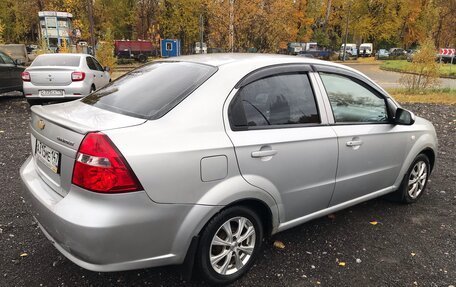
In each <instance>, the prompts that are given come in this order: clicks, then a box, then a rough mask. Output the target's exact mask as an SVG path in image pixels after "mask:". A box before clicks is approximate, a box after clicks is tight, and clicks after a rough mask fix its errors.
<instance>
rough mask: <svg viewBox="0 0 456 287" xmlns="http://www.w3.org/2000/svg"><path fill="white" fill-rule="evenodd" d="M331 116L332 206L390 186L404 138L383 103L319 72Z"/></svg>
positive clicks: (350, 82) (351, 82)
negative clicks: (335, 148) (334, 142)
mask: <svg viewBox="0 0 456 287" xmlns="http://www.w3.org/2000/svg"><path fill="white" fill-rule="evenodd" d="M320 76H321V79H322V82H323V84H324V87H325V89H326V93H327V95H328V98H329V102H330V105H331V108H332V111H333V115H334V121H335V123H334V125H333V129H334V131H335V132H336V134H337V137H338V145H339V162H338V168H337V177H336V188H335V190H334V195H333V198H332V200H331V206H333V205H337V204H340V203H343V202H345V201H348V200H351V199H355V198H358V197H361V196H364V195H367V194H369V193H372V192H375V191H380V190H383V189H386V188H389V187H391V186H392V185H393V184H394V182H395V180H396V177H397V175H398V174H399V170H400V169H401V167H402V163H403V160H404V157H405V153H406V149H407V136H404V135H401V134H399V130H400V129H401V128H400V127H398V126H395V125H394V124H392V119H391V115H388V109H387V104H386V99H385V98H384V97H383V96H382V95H380V94H379V93H377V92H376V91H374V90H372V89H369V88H368V86H367V85H365V84H363V83H362V82H360V81H357V80H355V79H352V78H350V77H347V76H344V75H339V74H329V73H320Z"/></svg>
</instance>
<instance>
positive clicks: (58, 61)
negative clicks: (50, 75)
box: [30, 55, 81, 67]
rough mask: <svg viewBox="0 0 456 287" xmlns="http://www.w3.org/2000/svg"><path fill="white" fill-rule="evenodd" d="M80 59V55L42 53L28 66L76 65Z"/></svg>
mask: <svg viewBox="0 0 456 287" xmlns="http://www.w3.org/2000/svg"><path fill="white" fill-rule="evenodd" d="M80 60H81V57H80V56H79V55H49V56H48V55H42V56H38V57H37V58H36V59H35V61H33V63H32V64H31V65H30V66H31V67H40V66H60V67H62V66H63V67H78V66H79V62H80Z"/></svg>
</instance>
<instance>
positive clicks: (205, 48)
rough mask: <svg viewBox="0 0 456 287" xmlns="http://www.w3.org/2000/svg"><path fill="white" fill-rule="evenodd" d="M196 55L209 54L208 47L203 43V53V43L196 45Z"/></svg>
mask: <svg viewBox="0 0 456 287" xmlns="http://www.w3.org/2000/svg"><path fill="white" fill-rule="evenodd" d="M195 54H207V45H206V43H205V42H203V50H202V52H201V42H196V43H195Z"/></svg>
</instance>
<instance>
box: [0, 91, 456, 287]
mask: <svg viewBox="0 0 456 287" xmlns="http://www.w3.org/2000/svg"><path fill="white" fill-rule="evenodd" d="M404 106H405V107H407V108H409V109H411V110H412V111H413V112H415V113H416V114H417V115H421V116H424V117H426V118H428V119H430V120H432V121H433V122H434V124H435V127H436V129H437V133H438V137H439V153H438V161H437V168H436V170H435V172H434V173H433V174H432V176H431V180H430V182H429V185H428V188H427V191H426V193H425V194H424V195H423V196H422V198H421V199H420V201H419V202H417V203H416V204H412V205H402V204H397V203H392V202H389V201H386V200H384V199H381V198H379V199H374V200H371V201H368V202H365V203H362V204H360V205H357V206H354V207H351V208H349V209H346V210H344V211H340V212H337V213H335V214H333V215H331V216H326V217H323V218H320V219H317V220H313V221H311V222H308V223H306V224H304V225H301V226H298V227H296V228H293V229H291V230H287V231H285V232H282V233H279V234H276V235H274V236H273V237H272V238H270V239H267V240H266V242H265V248H264V251H263V253H262V254H261V256H259V258H258V260H257V263H256V265H255V266H254V267H253V268H252V270H250V272H249V273H248V274H247V275H246V276H245V277H243V278H242V279H241V280H239V281H238V282H236V283H235V284H234V286H444V287H448V286H451V285H453V286H454V285H456V253H455V252H456V190H455V184H454V183H455V181H454V178H456V155H455V149H454V147H455V146H456V137H455V124H456V114H455V108H454V106H444V105H421V104H415V105H404ZM0 115H1V117H0V147H1V148H0V149H1V150H0V151H1V152H0V187H1V188H0V255H1V256H0V286H201V285H204V283H203V282H200V281H198V279H194V280H193V281H191V282H184V281H182V280H181V279H180V275H179V274H180V273H179V271H180V269H179V267H178V266H168V267H160V268H149V269H143V270H133V271H127V272H112V273H98V272H91V271H87V270H84V269H82V268H80V267H78V266H77V265H75V264H73V263H72V262H70V261H69V260H68V259H66V258H65V257H64V256H62V255H61V254H60V253H59V252H58V251H57V250H56V249H55V248H54V247H53V245H52V244H51V243H50V242H49V241H48V240H47V239H46V238H45V236H44V235H43V234H42V232H41V231H40V229H39V228H38V225H37V223H36V222H35V221H34V219H33V217H32V216H31V215H30V213H29V210H28V209H27V207H26V204H25V202H24V199H23V194H22V190H21V183H20V179H19V173H18V171H19V168H20V166H21V164H22V163H23V162H24V161H25V159H26V158H27V157H28V156H29V154H30V150H31V149H30V134H29V131H28V124H29V118H30V111H29V107H28V105H27V103H26V102H25V100H24V99H23V98H21V97H0ZM373 223H376V224H375V225H374V224H373ZM275 241H280V242H282V243H283V244H284V248H283V249H278V248H276V247H274V242H275ZM150 244H151V245H153V244H154V243H153V242H150Z"/></svg>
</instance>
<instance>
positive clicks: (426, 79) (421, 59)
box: [400, 38, 439, 91]
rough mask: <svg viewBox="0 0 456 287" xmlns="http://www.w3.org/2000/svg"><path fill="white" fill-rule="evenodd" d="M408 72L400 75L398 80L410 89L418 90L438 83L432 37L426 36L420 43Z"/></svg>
mask: <svg viewBox="0 0 456 287" xmlns="http://www.w3.org/2000/svg"><path fill="white" fill-rule="evenodd" d="M408 72H409V73H410V74H405V75H404V76H402V77H401V80H400V82H401V83H402V84H403V85H404V86H405V87H406V88H407V89H408V90H410V91H420V90H423V89H427V88H430V87H433V86H436V85H438V79H439V66H438V64H437V62H436V61H435V46H434V41H433V39H432V38H427V39H426V40H424V41H423V42H422V43H421V45H420V49H419V51H418V52H416V54H415V56H414V57H413V65H410V68H409V70H408Z"/></svg>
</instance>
